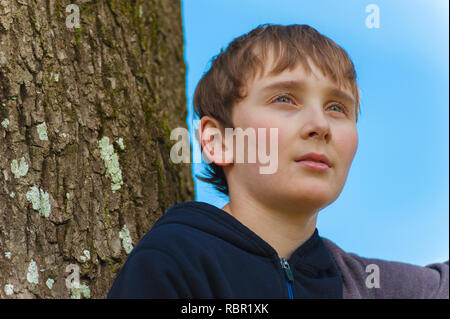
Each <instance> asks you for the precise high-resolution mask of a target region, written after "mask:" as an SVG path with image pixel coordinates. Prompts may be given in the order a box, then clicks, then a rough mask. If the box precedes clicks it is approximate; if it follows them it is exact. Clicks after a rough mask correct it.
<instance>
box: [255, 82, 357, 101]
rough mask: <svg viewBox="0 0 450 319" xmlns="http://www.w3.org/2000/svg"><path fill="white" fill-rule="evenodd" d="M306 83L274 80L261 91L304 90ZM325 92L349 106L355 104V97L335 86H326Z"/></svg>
mask: <svg viewBox="0 0 450 319" xmlns="http://www.w3.org/2000/svg"><path fill="white" fill-rule="evenodd" d="M307 86H308V85H307V84H306V82H305V81H294V80H293V81H280V82H275V83H272V84H269V85H267V86H265V87H264V88H262V90H261V91H262V92H267V91H273V90H280V89H290V90H297V91H304V90H305V89H306V87H307ZM325 93H326V94H327V95H331V96H334V97H336V98H338V99H341V100H343V101H344V102H346V103H348V104H350V105H351V106H353V107H354V106H355V104H356V102H355V99H354V98H353V97H352V96H350V95H348V94H347V93H345V92H344V91H342V90H340V89H338V88H336V87H328V88H326V89H325Z"/></svg>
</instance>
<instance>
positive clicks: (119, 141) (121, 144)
mask: <svg viewBox="0 0 450 319" xmlns="http://www.w3.org/2000/svg"><path fill="white" fill-rule="evenodd" d="M117 144H118V145H119V147H120V149H121V150H122V151H123V150H124V149H125V145H124V144H123V138H121V137H120V138H119V140H118V141H117Z"/></svg>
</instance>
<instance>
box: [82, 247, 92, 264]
mask: <svg viewBox="0 0 450 319" xmlns="http://www.w3.org/2000/svg"><path fill="white" fill-rule="evenodd" d="M90 259H91V253H90V252H89V250H87V249H85V250H83V255H82V256H80V260H81V261H82V262H86V261H88V260H90Z"/></svg>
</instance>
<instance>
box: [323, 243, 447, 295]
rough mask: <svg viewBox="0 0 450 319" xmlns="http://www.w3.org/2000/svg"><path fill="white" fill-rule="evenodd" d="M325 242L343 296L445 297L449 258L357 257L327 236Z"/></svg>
mask: <svg viewBox="0 0 450 319" xmlns="http://www.w3.org/2000/svg"><path fill="white" fill-rule="evenodd" d="M322 240H323V242H324V243H325V246H326V247H327V249H328V251H329V252H330V254H331V256H332V257H333V260H334V262H335V263H336V265H337V266H338V268H339V270H340V272H341V277H342V281H343V294H344V298H406V299H410V298H448V297H449V262H448V261H446V262H445V263H433V264H429V265H427V266H424V267H423V266H418V265H413V264H409V263H404V262H397V261H389V260H382V259H377V258H366V257H361V256H359V255H357V254H354V253H350V252H346V251H344V250H343V249H342V248H340V247H339V246H338V245H336V244H335V243H334V242H332V241H331V240H329V239H327V238H323V237H322Z"/></svg>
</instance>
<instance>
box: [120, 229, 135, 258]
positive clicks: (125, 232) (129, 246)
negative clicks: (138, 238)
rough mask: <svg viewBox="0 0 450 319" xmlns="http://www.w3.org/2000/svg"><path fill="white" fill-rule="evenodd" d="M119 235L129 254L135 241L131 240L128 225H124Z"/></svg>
mask: <svg viewBox="0 0 450 319" xmlns="http://www.w3.org/2000/svg"><path fill="white" fill-rule="evenodd" d="M119 237H120V239H122V246H123V249H125V252H126V253H127V254H129V253H130V252H131V251H132V250H133V243H132V241H131V236H130V231H129V230H128V227H127V225H123V228H122V230H121V231H120V232H119Z"/></svg>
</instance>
